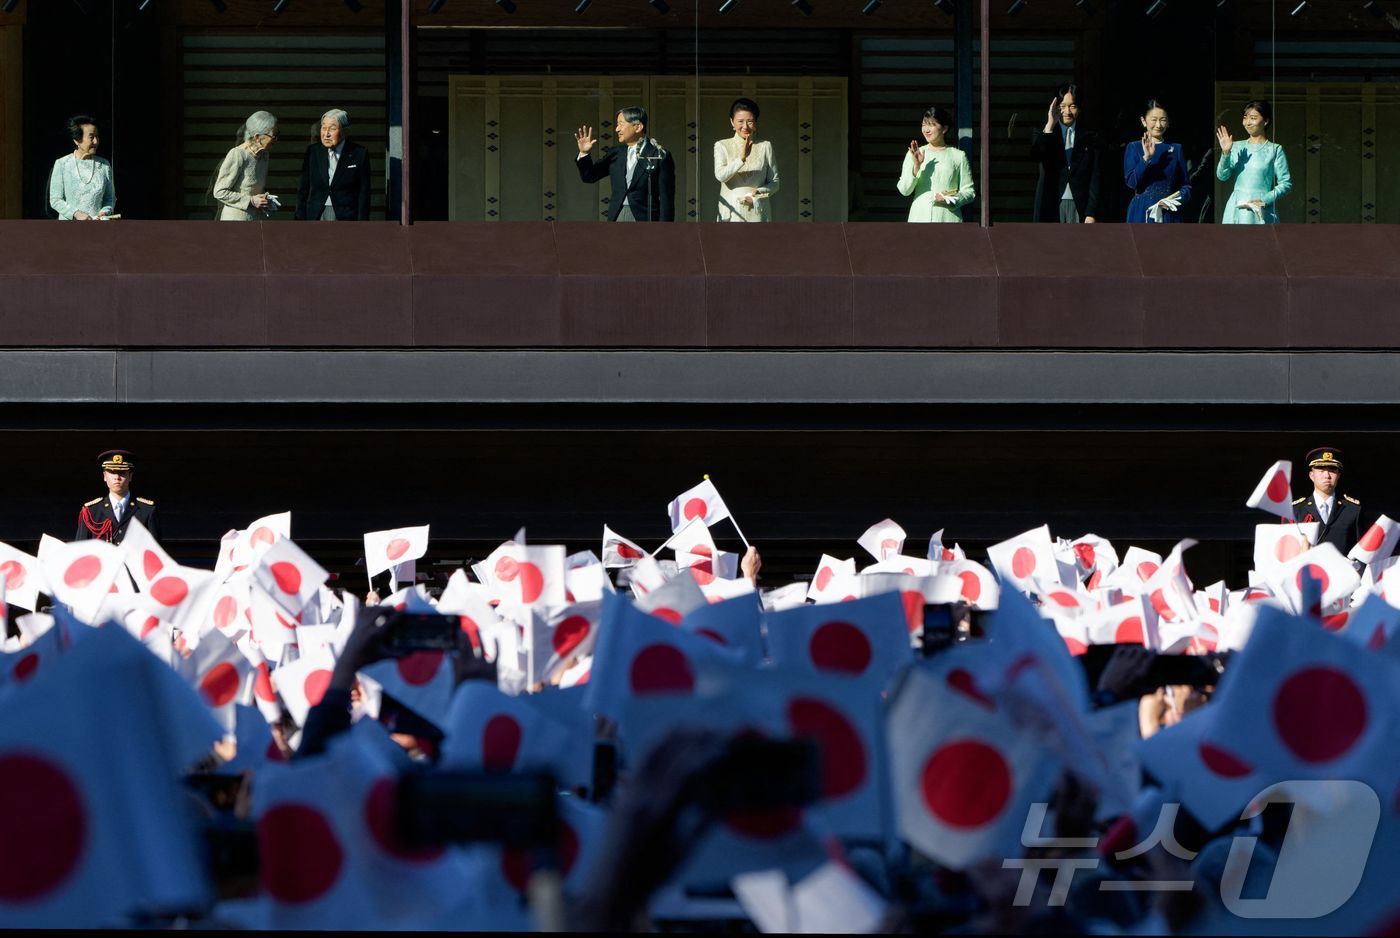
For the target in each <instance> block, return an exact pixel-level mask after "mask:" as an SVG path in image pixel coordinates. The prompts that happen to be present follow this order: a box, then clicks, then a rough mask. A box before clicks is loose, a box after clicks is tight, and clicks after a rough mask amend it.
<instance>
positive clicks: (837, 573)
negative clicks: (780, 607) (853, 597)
mask: <svg viewBox="0 0 1400 938" xmlns="http://www.w3.org/2000/svg"><path fill="white" fill-rule="evenodd" d="M855 573H856V562H855V560H854V558H847V559H846V560H838V559H837V558H835V557H833V556H831V555H830V554H822V559H821V561H820V562H819V563H818V564H817V572H816V573H814V574H813V575H812V582H811V584H810V585H809V586H808V587H807V598H808V599H810V600H813V601H815V602H821V601H822V600H823V599H825V598H826V597H827V595H828V591H830V590H832V588H833V586H834V585H836V583H837V581H838V580H840V578H841V576H842V575H843V574H844V575H845V576H848V577H851V576H855ZM838 598H839V597H838Z"/></svg>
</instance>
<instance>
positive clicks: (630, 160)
mask: <svg viewBox="0 0 1400 938" xmlns="http://www.w3.org/2000/svg"><path fill="white" fill-rule="evenodd" d="M636 170H637V148H636V147H628V148H627V178H628V179H631V178H632V174H633V173H634V172H636Z"/></svg>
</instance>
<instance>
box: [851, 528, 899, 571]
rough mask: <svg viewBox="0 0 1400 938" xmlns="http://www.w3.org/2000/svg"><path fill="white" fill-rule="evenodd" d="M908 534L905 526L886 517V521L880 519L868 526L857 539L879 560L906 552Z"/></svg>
mask: <svg viewBox="0 0 1400 938" xmlns="http://www.w3.org/2000/svg"><path fill="white" fill-rule="evenodd" d="M906 536H907V535H906V534H905V533H904V529H903V528H901V527H900V526H899V525H898V524H896V523H895V522H894V521H893V520H891V519H889V518H886V519H885V520H884V521H878V522H876V523H875V524H872V525H871V526H870V527H869V528H867V529H866V531H865V533H864V534H862V535H861V536H860V537H859V538H857V539H856V543H857V544H859V545H860V546H861V547H864V548H865V550H866V552H867V553H868V554H870V556H872V557H874V558H875V559H876V560H877V561H880V560H888V559H889V558H891V557H894V556H896V555H898V554H902V553H904V539H905V537H906Z"/></svg>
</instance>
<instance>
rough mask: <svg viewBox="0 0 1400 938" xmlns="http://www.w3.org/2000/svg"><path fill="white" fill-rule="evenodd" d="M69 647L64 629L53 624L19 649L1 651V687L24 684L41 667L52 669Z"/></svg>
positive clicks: (31, 678)
mask: <svg viewBox="0 0 1400 938" xmlns="http://www.w3.org/2000/svg"><path fill="white" fill-rule="evenodd" d="M50 622H51V623H52V619H51V618H50ZM68 647H69V643H68V642H66V641H65V640H64V636H63V630H62V629H60V628H57V627H55V626H54V625H52V624H51V625H50V626H49V628H48V629H46V630H45V631H44V632H43V633H41V634H39V635H37V636H35V637H34V638H32V639H29V640H28V641H27V642H26V643H25V645H24V647H22V648H20V649H19V650H17V651H12V652H9V653H3V652H0V688H4V687H7V686H10V687H13V686H15V685H19V684H24V683H26V682H27V681H31V680H33V679H34V678H35V676H37V675H38V674H39V671H40V670H41V669H43V670H45V671H47V670H50V669H51V668H52V667H53V665H54V663H55V662H57V661H58V658H59V657H60V656H61V655H62V654H63V653H64V652H66V651H67V650H68Z"/></svg>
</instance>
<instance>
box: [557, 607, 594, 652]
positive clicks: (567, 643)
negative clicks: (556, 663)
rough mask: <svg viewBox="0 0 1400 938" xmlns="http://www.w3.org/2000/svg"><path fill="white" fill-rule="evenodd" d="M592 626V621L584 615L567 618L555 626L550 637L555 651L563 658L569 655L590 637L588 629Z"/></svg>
mask: <svg viewBox="0 0 1400 938" xmlns="http://www.w3.org/2000/svg"><path fill="white" fill-rule="evenodd" d="M592 627H593V625H592V623H590V622H589V621H588V619H587V618H586V617H584V616H568V617H567V618H565V619H564V620H563V621H562V622H560V623H559V624H558V625H556V626H555V627H554V634H552V635H551V636H550V637H549V641H550V644H551V645H553V646H554V653H555V654H556V655H558V656H559V657H561V658H564V657H567V656H568V654H569V652H571V651H573V650H574V649H575V648H577V647H578V646H579V644H580V643H581V642H582V641H583V640H584V639H585V638H587V637H588V630H589V629H591V628H592Z"/></svg>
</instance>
